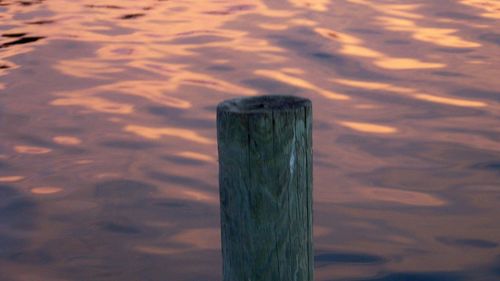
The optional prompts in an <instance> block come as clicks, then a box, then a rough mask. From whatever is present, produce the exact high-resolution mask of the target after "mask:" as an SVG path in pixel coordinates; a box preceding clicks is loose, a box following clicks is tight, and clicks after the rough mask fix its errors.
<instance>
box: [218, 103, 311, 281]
mask: <svg viewBox="0 0 500 281" xmlns="http://www.w3.org/2000/svg"><path fill="white" fill-rule="evenodd" d="M311 123H312V107H311V102H310V101H309V100H307V99H304V98H300V97H293V96H261V97H251V98H241V99H233V100H228V101H224V102H222V103H221V104H219V106H218V107H217V134H218V136H217V137H218V147H219V185H220V203H221V206H220V208H221V233H222V256H223V275H224V279H223V280H224V281H313V268H314V264H313V241H312V155H311V154H312V130H311V129H312V124H311Z"/></svg>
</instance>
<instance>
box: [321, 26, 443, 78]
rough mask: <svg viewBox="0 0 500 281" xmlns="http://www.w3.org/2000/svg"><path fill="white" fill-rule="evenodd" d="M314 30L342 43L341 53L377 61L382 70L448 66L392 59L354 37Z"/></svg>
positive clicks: (409, 59) (376, 63)
mask: <svg viewBox="0 0 500 281" xmlns="http://www.w3.org/2000/svg"><path fill="white" fill-rule="evenodd" d="M314 30H315V31H316V32H317V33H318V34H320V35H321V36H323V37H325V38H328V39H330V40H334V41H337V42H340V43H341V44H342V46H341V49H340V53H342V54H344V55H349V56H356V57H362V58H372V59H375V60H374V64H375V65H376V66H378V67H380V68H385V69H391V70H409V69H432V68H442V67H445V66H446V65H445V64H442V63H430V62H423V61H420V60H418V59H413V58H397V57H391V56H389V55H387V54H384V53H381V52H378V51H375V50H372V49H370V48H368V47H365V46H363V44H364V42H363V40H361V39H359V38H357V37H354V36H352V35H349V34H345V33H340V32H336V31H333V30H330V29H327V28H319V27H318V28H315V29H314Z"/></svg>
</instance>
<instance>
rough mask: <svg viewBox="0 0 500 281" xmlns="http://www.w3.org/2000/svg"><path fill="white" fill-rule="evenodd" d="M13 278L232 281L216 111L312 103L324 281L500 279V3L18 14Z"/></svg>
mask: <svg viewBox="0 0 500 281" xmlns="http://www.w3.org/2000/svg"><path fill="white" fill-rule="evenodd" d="M0 35H1V37H0V280H2V281H33V280H37V281H38V280H41V281H44V280H49V281H67V280H82V281H87V280H96V281H100V280H103V281H104V280H109V281H115V280H122V281H137V280H141V281H142V280H144V281H147V280H176V281H188V280H189V281H199V280H207V281H208V280H212V281H215V280H220V279H221V276H220V275H221V261H220V253H219V251H220V242H219V239H220V238H219V211H218V187H217V154H216V142H215V106H216V104H217V103H218V102H220V101H221V100H224V99H228V98H233V97H236V96H251V95H256V94H289V95H301V96H305V97H308V98H310V99H311V100H312V101H313V106H314V119H315V123H314V159H315V171H314V181H315V186H314V188H315V189H314V200H315V201H314V204H315V209H314V211H315V221H314V227H315V228H314V232H315V249H316V280H317V281H340V280H346V281H354V280H356V281H462V280H472V281H493V280H500V204H499V203H500V121H499V120H500V119H499V115H500V80H499V77H500V56H499V54H500V1H498V0H439V1H424V0H420V1H419V0H406V1H401V0H400V1H395V0H394V1H390V0H310V1H307V0H288V1H263V0H251V1H250V0H236V1H235V0H232V1H230V0H219V1H215V0H203V1H194V0H185V1H184V0H179V1H161V0H158V1H153V0H144V1H131V0H128V1H110V0H108V1H90V0H81V1H70V0H38V1H28V0H23V1H11V0H0Z"/></svg>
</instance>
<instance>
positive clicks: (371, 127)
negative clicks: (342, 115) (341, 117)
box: [337, 121, 398, 134]
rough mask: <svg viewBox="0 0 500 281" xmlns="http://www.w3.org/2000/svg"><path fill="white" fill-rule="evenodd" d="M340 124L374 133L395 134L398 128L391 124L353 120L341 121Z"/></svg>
mask: <svg viewBox="0 0 500 281" xmlns="http://www.w3.org/2000/svg"><path fill="white" fill-rule="evenodd" d="M337 123H339V124H340V125H342V126H344V127H347V128H349V129H352V130H355V131H359V132H363V133H373V134H394V133H396V132H397V131H398V129H396V128H394V127H390V126H383V125H378V124H372V123H363V122H352V121H339V122H337Z"/></svg>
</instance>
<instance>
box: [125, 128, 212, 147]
mask: <svg viewBox="0 0 500 281" xmlns="http://www.w3.org/2000/svg"><path fill="white" fill-rule="evenodd" d="M123 130H124V131H125V132H130V133H133V134H136V135H138V136H141V137H144V138H147V139H153V140H154V139H160V138H162V137H177V138H181V139H184V140H189V141H193V142H196V143H200V144H213V143H214V141H213V140H211V139H209V138H206V137H203V136H201V135H199V134H198V133H196V132H194V131H190V130H186V129H179V128H151V127H144V126H138V125H128V126H126V127H125V128H124V129H123Z"/></svg>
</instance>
